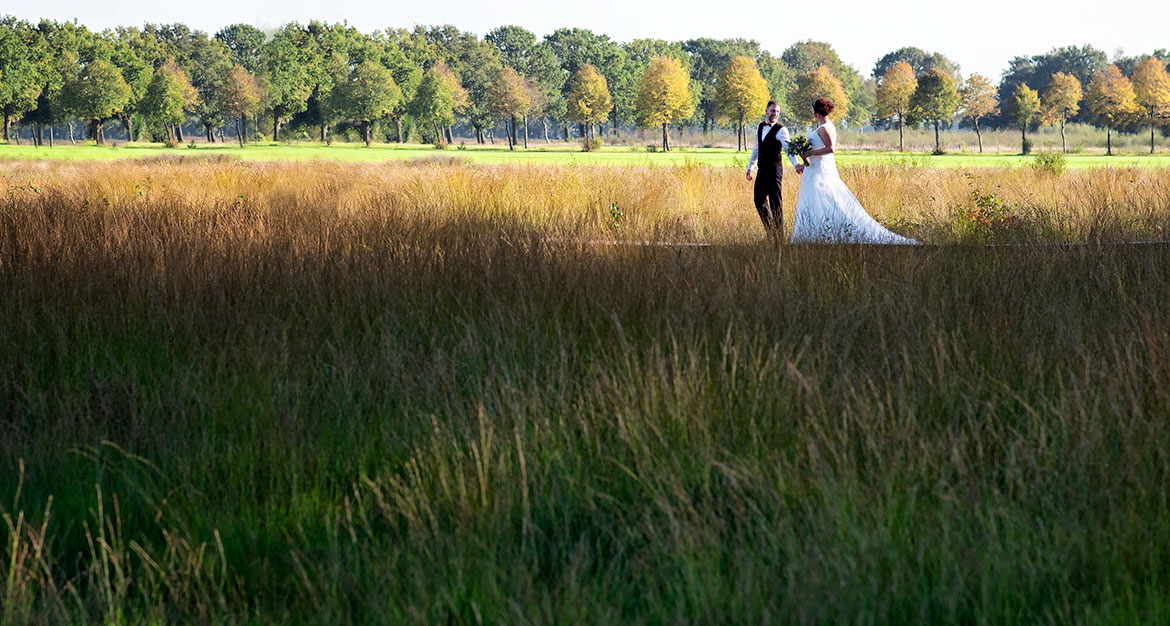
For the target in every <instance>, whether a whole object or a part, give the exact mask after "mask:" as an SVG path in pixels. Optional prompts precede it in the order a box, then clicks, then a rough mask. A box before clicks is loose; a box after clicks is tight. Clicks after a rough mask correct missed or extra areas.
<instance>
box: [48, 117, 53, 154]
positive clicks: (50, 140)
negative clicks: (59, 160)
mask: <svg viewBox="0 0 1170 626" xmlns="http://www.w3.org/2000/svg"><path fill="white" fill-rule="evenodd" d="M49 147H50V148H52V147H53V123H52V122H49Z"/></svg>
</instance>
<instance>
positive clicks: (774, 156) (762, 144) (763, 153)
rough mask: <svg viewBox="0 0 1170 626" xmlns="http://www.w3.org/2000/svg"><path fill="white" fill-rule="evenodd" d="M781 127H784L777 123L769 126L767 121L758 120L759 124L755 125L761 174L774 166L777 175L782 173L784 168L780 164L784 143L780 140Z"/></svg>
mask: <svg viewBox="0 0 1170 626" xmlns="http://www.w3.org/2000/svg"><path fill="white" fill-rule="evenodd" d="M782 128H784V125H783V124H779V123H777V124H776V125H775V126H769V125H768V124H767V122H760V125H759V126H757V127H756V142H757V144H756V145H758V146H759V153H758V155H757V157H758V158H759V163H760V173H761V174H763V173H764V172H767V171H768V170H769V169H771V168H775V169H776V176H777V177H780V176H783V175H784V168H783V167H782V166H781V164H782V163H783V160H782V159H783V158H784V144H783V143H781V142H780V129H782Z"/></svg>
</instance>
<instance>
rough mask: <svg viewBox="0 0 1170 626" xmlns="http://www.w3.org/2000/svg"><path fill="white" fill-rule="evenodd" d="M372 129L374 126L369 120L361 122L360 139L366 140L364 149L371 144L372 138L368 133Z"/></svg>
mask: <svg viewBox="0 0 1170 626" xmlns="http://www.w3.org/2000/svg"><path fill="white" fill-rule="evenodd" d="M373 128H374V124H373V123H372V122H370V120H362V138H363V139H365V140H366V147H367V148H369V147H370V144H371V143H373V137H372V136H371V133H370V131H371V130H372V129H373Z"/></svg>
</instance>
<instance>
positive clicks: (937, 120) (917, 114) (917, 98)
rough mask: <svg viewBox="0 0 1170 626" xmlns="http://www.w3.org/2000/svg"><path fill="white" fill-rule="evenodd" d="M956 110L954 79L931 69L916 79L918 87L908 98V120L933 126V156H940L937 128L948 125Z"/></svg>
mask: <svg viewBox="0 0 1170 626" xmlns="http://www.w3.org/2000/svg"><path fill="white" fill-rule="evenodd" d="M958 108H959V92H958V90H957V89H955V79H953V78H951V75H950V74H948V73H947V72H946V71H944V70H941V69H939V68H937V67H936V68H932V69H931V70H930V71H928V72H927V73H925V74H923V75H922V78H920V79H918V87H917V88H916V89H915V90H914V95H913V96H911V97H910V119H911V121H912V122H914V123H918V122H927V123H930V124H933V125H934V153H935V154H942V146H941V145H939V137H938V128H939V126H940V125H941V124H944V123H945V124H948V125H949V124H950V123H951V119H952V118H954V116H955V111H956V110H957V109H958Z"/></svg>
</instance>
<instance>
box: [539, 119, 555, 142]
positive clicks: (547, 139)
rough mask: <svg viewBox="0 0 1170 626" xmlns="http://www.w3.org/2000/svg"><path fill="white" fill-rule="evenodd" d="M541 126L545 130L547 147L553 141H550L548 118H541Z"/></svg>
mask: <svg viewBox="0 0 1170 626" xmlns="http://www.w3.org/2000/svg"><path fill="white" fill-rule="evenodd" d="M540 126H541V128H542V129H543V130H544V143H545V144H546V145H547V144H551V143H552V141H550V140H549V138H548V118H547V117H545V116H543V115H542V116H540Z"/></svg>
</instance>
